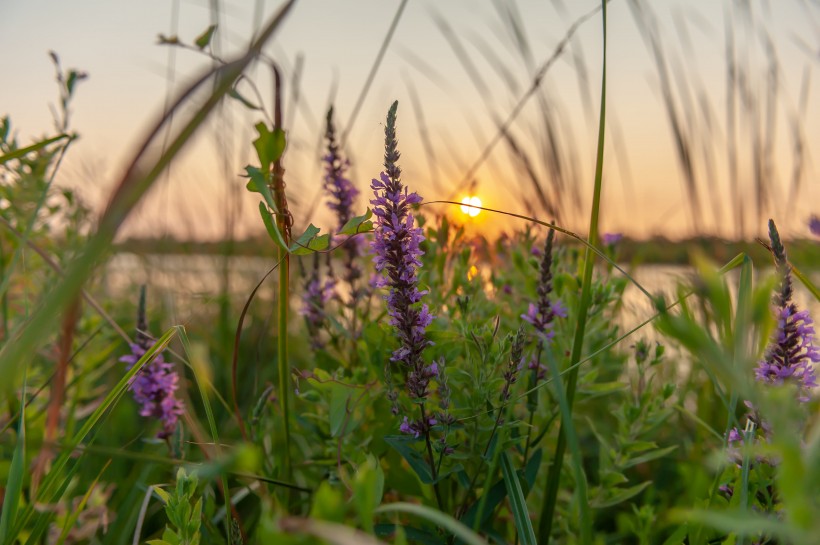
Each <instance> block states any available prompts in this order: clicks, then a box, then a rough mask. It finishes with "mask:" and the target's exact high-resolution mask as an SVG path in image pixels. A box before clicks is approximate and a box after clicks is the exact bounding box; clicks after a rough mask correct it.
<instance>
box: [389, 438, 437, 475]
mask: <svg viewBox="0 0 820 545" xmlns="http://www.w3.org/2000/svg"><path fill="white" fill-rule="evenodd" d="M384 442H385V443H387V444H388V445H390V446H391V447H393V448H394V449H396V451H397V452H398V453H399V454H401V456H402V458H404V459H405V460H407V463H408V464H410V467H411V468H412V469H413V471H415V472H416V475H418V477H419V479H420V480H421V482H423V483H424V484H433V475H432V474H431V473H430V465H429V464H428V463H427V461H426V460H425V459H424V458H423V457H422V456H421V454H419V453H418V451H416V449H414V448H413V446H412V445H413V444H414V443H418V442H419V440H418V439H415V438H413V437H409V436H406V435H387V436H385V438H384Z"/></svg>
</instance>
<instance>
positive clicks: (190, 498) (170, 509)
mask: <svg viewBox="0 0 820 545" xmlns="http://www.w3.org/2000/svg"><path fill="white" fill-rule="evenodd" d="M197 484H198V479H197V476H196V473H191V474H190V475H189V474H188V473H186V472H185V469H183V468H179V471H177V479H176V486H175V487H174V489H173V491H172V492H166V491H165V490H162V489H161V488H154V493H155V494H156V495H157V496H159V497H160V499H161V500H162V502H163V503H164V504H165V516H167V517H168V526H167V527H166V528H165V531H164V532H163V533H162V539H151V540H149V541H147V543H148V545H199V543H200V540H201V538H202V535H201V533H200V527H201V524H202V520H201V518H202V498H201V497H199V494H198V493H197ZM192 502H193V505H192Z"/></svg>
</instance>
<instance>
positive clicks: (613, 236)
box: [601, 233, 624, 246]
mask: <svg viewBox="0 0 820 545" xmlns="http://www.w3.org/2000/svg"><path fill="white" fill-rule="evenodd" d="M622 238H624V235H623V234H622V233H604V234H603V235H601V242H603V243H604V246H614V245H616V244H618V243H619V242H620V241H621V239H622Z"/></svg>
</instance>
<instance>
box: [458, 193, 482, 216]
mask: <svg viewBox="0 0 820 545" xmlns="http://www.w3.org/2000/svg"><path fill="white" fill-rule="evenodd" d="M474 206H481V199H479V198H478V197H464V198H463V199H461V213H462V214H466V215H468V216H470V217H471V218H474V217H476V216H477V215H478V214H479V213H480V212H481V209H480V208H473V207H474Z"/></svg>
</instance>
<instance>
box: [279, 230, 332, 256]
mask: <svg viewBox="0 0 820 545" xmlns="http://www.w3.org/2000/svg"><path fill="white" fill-rule="evenodd" d="M319 231H321V229H319V228H318V227H316V226H315V225H313V224H312V223H311V224H310V225H308V228H307V229H305V232H304V233H302V234H301V235H300V236H299V238H297V239H296V240H295V241H294V242H293V244H291V245H290V249H289V250H288V251H289V252H291V253H292V254H293V255H307V254H311V253H313V252H318V251H323V250H327V248H328V246H330V235H319Z"/></svg>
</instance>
